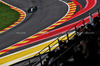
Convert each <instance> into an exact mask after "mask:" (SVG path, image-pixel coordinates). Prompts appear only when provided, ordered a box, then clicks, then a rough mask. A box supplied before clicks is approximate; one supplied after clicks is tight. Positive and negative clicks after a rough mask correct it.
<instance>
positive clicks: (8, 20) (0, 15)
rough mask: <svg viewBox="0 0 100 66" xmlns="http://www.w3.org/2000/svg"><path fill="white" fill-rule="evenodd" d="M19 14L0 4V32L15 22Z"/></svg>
mask: <svg viewBox="0 0 100 66" xmlns="http://www.w3.org/2000/svg"><path fill="white" fill-rule="evenodd" d="M19 17H20V14H19V13H18V12H17V11H15V10H13V9H11V8H10V7H9V6H7V5H5V4H3V3H1V2H0V30H2V29H4V28H6V27H8V26H10V25H11V24H13V23H14V22H16V21H17V20H18V19H19Z"/></svg>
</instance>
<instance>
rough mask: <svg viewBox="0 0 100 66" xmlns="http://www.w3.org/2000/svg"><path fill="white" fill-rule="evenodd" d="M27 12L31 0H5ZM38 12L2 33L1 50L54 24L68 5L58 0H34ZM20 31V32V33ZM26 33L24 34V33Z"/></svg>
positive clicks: (63, 13) (0, 35)
mask: <svg viewBox="0 0 100 66" xmlns="http://www.w3.org/2000/svg"><path fill="white" fill-rule="evenodd" d="M3 1H5V2H7V3H10V4H12V5H14V6H16V7H19V8H21V9H23V10H24V11H25V12H27V10H28V8H29V7H30V6H31V4H30V0H3ZM33 4H34V5H36V6H37V7H38V10H37V12H35V13H33V14H28V13H27V17H26V19H25V20H24V21H23V22H22V23H21V24H19V25H17V26H16V27H14V28H12V29H10V30H8V31H7V32H5V33H2V34H0V50H2V49H4V48H6V47H9V46H11V45H13V44H15V43H17V42H19V41H21V40H23V39H25V38H27V37H29V36H31V35H33V34H35V33H37V32H39V31H41V30H43V29H44V28H46V27H48V26H50V25H52V24H53V23H55V22H56V21H57V20H59V19H60V18H61V17H63V16H64V15H65V13H66V12H67V9H68V7H67V5H65V4H64V3H62V2H60V1H58V0H34V3H33ZM18 33H20V34H18ZM23 33H24V34H23Z"/></svg>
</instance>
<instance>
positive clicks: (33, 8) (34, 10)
mask: <svg viewBox="0 0 100 66" xmlns="http://www.w3.org/2000/svg"><path fill="white" fill-rule="evenodd" d="M36 11H37V7H36V6H32V7H30V8H29V9H28V13H32V12H36Z"/></svg>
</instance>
